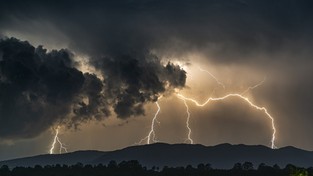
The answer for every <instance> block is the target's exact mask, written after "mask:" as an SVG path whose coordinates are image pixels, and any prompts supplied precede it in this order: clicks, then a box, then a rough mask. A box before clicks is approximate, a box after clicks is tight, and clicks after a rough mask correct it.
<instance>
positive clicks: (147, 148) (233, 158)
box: [0, 143, 313, 169]
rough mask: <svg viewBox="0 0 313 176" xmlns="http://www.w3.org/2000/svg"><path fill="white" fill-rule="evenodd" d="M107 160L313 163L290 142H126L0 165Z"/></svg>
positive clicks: (159, 163) (217, 164)
mask: <svg viewBox="0 0 313 176" xmlns="http://www.w3.org/2000/svg"><path fill="white" fill-rule="evenodd" d="M111 160H115V161H116V162H121V161H124V160H138V161H139V162H140V163H141V164H142V165H144V166H147V167H152V166H157V167H164V166H169V167H176V166H186V165H193V166H196V165H197V164H200V163H206V164H207V163H210V164H211V165H212V166H213V167H215V168H227V169H228V168H231V167H232V166H233V165H234V164H235V163H238V162H241V163H242V162H245V161H250V162H252V163H253V164H254V165H255V166H257V165H259V164H260V163H265V164H267V165H274V164H278V165H279V166H281V167H284V166H285V165H287V164H294V165H296V166H301V167H310V166H313V152H312V151H306V150H302V149H298V148H295V147H292V146H287V147H282V148H279V149H271V148H269V147H266V146H263V145H244V144H236V145H232V144H227V143H224V144H219V145H215V146H204V145H201V144H167V143H155V144H146V145H135V146H129V147H126V148H123V149H119V150H114V151H96V150H87V151H85V150H83V151H75V152H70V153H64V154H53V155H50V154H42V155H37V156H31V157H25V158H17V159H12V160H5V161H0V166H1V165H8V166H9V167H11V168H12V167H16V166H24V167H28V166H30V167H33V166H35V165H55V164H61V165H62V164H67V165H74V164H76V163H78V162H80V163H83V164H92V165H97V164H100V163H101V164H107V163H109V162H110V161H111Z"/></svg>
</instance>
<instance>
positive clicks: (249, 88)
mask: <svg viewBox="0 0 313 176" xmlns="http://www.w3.org/2000/svg"><path fill="white" fill-rule="evenodd" d="M265 81H266V77H264V79H263V80H262V81H261V82H259V83H258V84H256V85H254V86H250V87H248V88H247V89H246V90H245V91H243V92H242V93H241V95H244V94H246V93H247V92H248V91H250V90H253V89H255V88H257V87H259V86H261V85H262V84H263V83H264V82H265Z"/></svg>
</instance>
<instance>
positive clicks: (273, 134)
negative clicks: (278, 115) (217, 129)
mask: <svg viewBox="0 0 313 176" xmlns="http://www.w3.org/2000/svg"><path fill="white" fill-rule="evenodd" d="M177 96H178V97H179V98H181V99H184V100H188V101H191V102H193V103H194V104H195V105H196V106H199V107H203V106H205V105H206V104H208V103H209V102H210V101H221V100H224V99H227V98H230V97H237V98H240V99H242V100H244V101H245V102H247V103H248V104H249V105H250V106H251V107H253V108H255V109H257V110H260V111H263V112H264V113H265V114H266V116H267V117H268V118H269V119H270V120H271V123H272V130H273V133H272V139H271V148H272V149H275V148H276V145H275V139H276V127H275V123H274V118H273V117H272V116H271V115H270V114H269V113H268V111H267V109H266V108H265V107H259V106H257V105H255V104H253V103H252V102H251V101H250V100H249V99H248V98H247V97H244V96H242V95H241V94H228V95H225V96H223V97H218V98H212V97H209V98H208V99H207V100H206V101H205V102H204V103H202V104H200V103H198V102H197V101H196V100H194V99H192V98H187V97H185V96H183V95H181V94H177Z"/></svg>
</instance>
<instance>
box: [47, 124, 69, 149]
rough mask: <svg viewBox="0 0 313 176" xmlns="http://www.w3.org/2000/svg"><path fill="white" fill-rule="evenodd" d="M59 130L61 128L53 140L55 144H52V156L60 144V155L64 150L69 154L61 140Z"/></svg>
mask: <svg viewBox="0 0 313 176" xmlns="http://www.w3.org/2000/svg"><path fill="white" fill-rule="evenodd" d="M59 129H60V126H57V128H56V129H55V135H54V138H53V142H52V144H51V148H50V154H53V151H54V149H55V146H56V143H58V144H59V146H60V149H59V153H60V154H61V153H62V150H64V151H65V152H67V148H66V147H65V146H64V144H63V143H62V142H61V140H60V138H59Z"/></svg>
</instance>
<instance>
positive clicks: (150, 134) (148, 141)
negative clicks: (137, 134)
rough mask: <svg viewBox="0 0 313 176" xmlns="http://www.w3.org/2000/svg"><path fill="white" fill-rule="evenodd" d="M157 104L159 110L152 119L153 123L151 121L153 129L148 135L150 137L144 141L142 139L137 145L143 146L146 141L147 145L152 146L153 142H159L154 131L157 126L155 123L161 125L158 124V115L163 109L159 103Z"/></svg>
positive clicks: (151, 128)
mask: <svg viewBox="0 0 313 176" xmlns="http://www.w3.org/2000/svg"><path fill="white" fill-rule="evenodd" d="M155 104H156V105H157V107H158V110H157V111H156V113H155V114H154V117H153V118H152V121H151V127H150V131H149V133H148V135H147V136H146V137H144V138H143V139H141V140H140V141H139V142H138V143H136V144H142V143H143V142H144V141H146V143H147V144H150V143H151V141H152V142H157V140H156V139H155V136H156V135H155V131H154V126H155V123H160V122H158V119H157V118H158V114H159V112H160V111H161V107H160V105H159V103H158V102H155Z"/></svg>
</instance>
